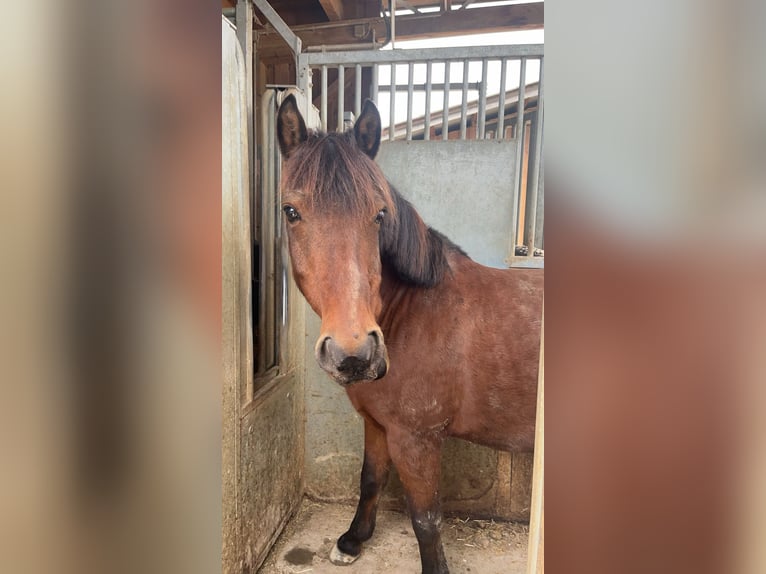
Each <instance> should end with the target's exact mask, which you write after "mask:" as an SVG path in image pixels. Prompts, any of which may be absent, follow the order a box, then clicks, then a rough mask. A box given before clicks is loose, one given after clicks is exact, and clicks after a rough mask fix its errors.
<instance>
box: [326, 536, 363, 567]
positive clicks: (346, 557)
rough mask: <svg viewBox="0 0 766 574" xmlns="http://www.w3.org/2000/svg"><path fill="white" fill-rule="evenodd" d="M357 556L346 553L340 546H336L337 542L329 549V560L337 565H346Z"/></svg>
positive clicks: (357, 556)
mask: <svg viewBox="0 0 766 574" xmlns="http://www.w3.org/2000/svg"><path fill="white" fill-rule="evenodd" d="M357 558H359V555H358V554H357V555H356V556H351V554H346V553H345V552H343V551H342V550H341V549H340V548H338V544H337V542H336V543H335V546H333V547H332V550H330V562H332V563H333V564H335V565H337V566H348V565H349V564H351V563H353V562H354V561H355V560H356V559H357Z"/></svg>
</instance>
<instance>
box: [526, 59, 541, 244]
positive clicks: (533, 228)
mask: <svg viewBox="0 0 766 574" xmlns="http://www.w3.org/2000/svg"><path fill="white" fill-rule="evenodd" d="M542 153H543V59H542V58H540V79H539V80H538V82H537V118H536V121H535V155H534V158H533V164H532V182H531V185H530V187H531V189H530V190H529V192H530V196H529V199H528V200H527V205H529V216H528V217H527V221H528V222H529V223H528V227H527V229H528V230H529V233H528V235H527V243H528V244H529V254H530V255H532V254H533V253H534V250H535V235H536V233H537V194H538V186H539V184H540V165H541V160H542Z"/></svg>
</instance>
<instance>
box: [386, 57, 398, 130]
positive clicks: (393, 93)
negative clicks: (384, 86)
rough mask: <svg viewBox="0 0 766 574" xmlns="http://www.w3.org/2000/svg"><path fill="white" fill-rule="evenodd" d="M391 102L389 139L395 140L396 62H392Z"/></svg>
mask: <svg viewBox="0 0 766 574" xmlns="http://www.w3.org/2000/svg"><path fill="white" fill-rule="evenodd" d="M389 94H390V95H391V102H390V103H389V108H388V109H389V114H390V116H389V119H388V141H394V136H395V135H396V134H395V133H394V132H395V131H396V129H395V128H396V120H395V119H394V111H395V110H394V102H395V101H396V63H392V64H391V91H390V92H389Z"/></svg>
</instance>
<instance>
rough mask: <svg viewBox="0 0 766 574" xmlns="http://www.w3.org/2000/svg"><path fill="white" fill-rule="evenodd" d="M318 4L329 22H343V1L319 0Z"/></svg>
mask: <svg viewBox="0 0 766 574" xmlns="http://www.w3.org/2000/svg"><path fill="white" fill-rule="evenodd" d="M319 3H320V4H321V5H322V10H324V13H325V14H327V17H328V18H329V19H330V20H331V21H336V20H343V0H319Z"/></svg>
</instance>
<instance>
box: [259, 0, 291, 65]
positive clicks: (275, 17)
mask: <svg viewBox="0 0 766 574" xmlns="http://www.w3.org/2000/svg"><path fill="white" fill-rule="evenodd" d="M252 1H253V4H255V5H256V6H257V7H258V10H260V11H261V13H262V14H263V15H264V16H266V19H267V20H268V21H269V23H270V24H271V25H272V26H274V29H275V30H276V31H277V32H278V33H279V35H280V36H281V37H282V39H283V40H284V41H285V43H286V44H287V45H288V46H289V47H290V49H291V50H292V51H293V54H294V55H295V56H296V57H297V56H298V54H300V53H301V48H302V44H301V39H300V38H299V37H298V36H296V35H295V33H294V32H293V31H292V30H291V29H290V26H288V25H287V24H286V23H285V21H284V20H282V17H281V16H280V15H279V14H277V11H276V10H274V8H272V7H271V4H269V3H268V2H267V0H252Z"/></svg>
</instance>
